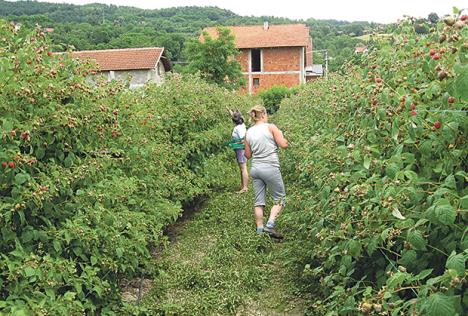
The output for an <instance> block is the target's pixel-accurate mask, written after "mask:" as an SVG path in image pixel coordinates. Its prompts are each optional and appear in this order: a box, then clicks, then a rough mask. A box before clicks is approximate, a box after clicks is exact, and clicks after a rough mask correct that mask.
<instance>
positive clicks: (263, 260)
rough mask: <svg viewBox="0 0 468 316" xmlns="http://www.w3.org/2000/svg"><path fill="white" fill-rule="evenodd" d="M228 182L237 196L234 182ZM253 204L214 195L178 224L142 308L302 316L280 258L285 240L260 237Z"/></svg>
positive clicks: (241, 198) (157, 261) (231, 194)
mask: <svg viewBox="0 0 468 316" xmlns="http://www.w3.org/2000/svg"><path fill="white" fill-rule="evenodd" d="M233 177H234V175H233ZM227 181H229V183H230V185H229V186H228V187H229V188H230V190H229V191H234V188H235V183H234V179H227ZM251 203H252V196H251V193H248V194H243V195H238V194H236V193H234V192H223V193H214V195H213V196H212V197H211V198H210V199H209V201H208V202H206V204H205V205H204V206H203V207H202V209H201V210H200V211H198V212H196V213H195V214H194V216H193V217H192V218H190V219H188V220H185V221H182V222H181V223H179V224H177V226H176V233H175V236H174V237H173V238H171V239H172V241H171V242H170V243H169V244H168V245H167V247H166V248H165V249H164V250H163V251H162V252H161V254H160V255H159V256H158V257H157V258H156V259H155V264H156V269H157V270H158V271H159V276H158V277H157V278H156V280H155V282H154V286H153V288H152V290H151V291H150V292H149V293H148V294H147V295H146V296H145V297H144V299H143V301H142V304H143V305H144V306H145V307H147V308H148V309H149V310H151V311H152V312H153V313H160V314H164V315H226V314H228V315H303V312H302V308H301V299H300V298H298V297H297V296H296V295H295V292H297V291H296V288H295V286H294V284H293V282H292V281H291V279H290V278H289V276H291V275H292V271H288V270H287V268H285V267H284V263H283V259H282V258H281V256H282V255H281V253H282V251H281V250H282V248H283V247H285V246H286V244H287V242H288V241H287V238H286V239H285V241H284V242H283V243H277V242H275V241H273V240H271V239H270V238H268V237H267V236H258V235H256V233H255V231H254V222H253V218H252V211H251V209H252V206H251Z"/></svg>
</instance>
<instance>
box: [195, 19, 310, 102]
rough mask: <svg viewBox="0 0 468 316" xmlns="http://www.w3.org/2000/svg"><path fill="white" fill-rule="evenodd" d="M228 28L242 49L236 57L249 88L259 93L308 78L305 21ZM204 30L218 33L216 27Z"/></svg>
mask: <svg viewBox="0 0 468 316" xmlns="http://www.w3.org/2000/svg"><path fill="white" fill-rule="evenodd" d="M228 28H229V29H230V30H231V33H233V34H234V36H235V43H236V46H237V48H238V49H239V50H240V51H241V53H240V54H239V55H238V56H237V57H236V59H237V60H238V61H239V62H240V64H241V66H242V73H243V74H244V77H245V79H246V81H247V84H246V86H245V87H244V89H245V91H246V92H248V93H249V94H256V93H258V92H260V91H261V90H264V89H267V88H270V87H272V86H274V85H284V86H287V87H292V86H295V85H298V84H300V83H304V82H306V67H308V66H310V65H312V39H311V37H310V35H309V28H308V27H307V26H306V25H305V24H283V25H270V24H268V22H265V23H264V25H250V26H230V27H228ZM204 31H206V32H207V33H208V34H209V35H210V36H211V37H213V38H216V37H217V36H218V34H217V29H216V28H215V27H209V28H206V29H205V30H204ZM200 39H201V40H203V36H201V37H200Z"/></svg>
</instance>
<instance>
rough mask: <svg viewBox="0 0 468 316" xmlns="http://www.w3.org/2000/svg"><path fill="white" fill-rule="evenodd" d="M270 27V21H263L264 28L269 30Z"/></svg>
mask: <svg viewBox="0 0 468 316" xmlns="http://www.w3.org/2000/svg"><path fill="white" fill-rule="evenodd" d="M268 28H269V25H268V21H265V22H263V30H264V31H268Z"/></svg>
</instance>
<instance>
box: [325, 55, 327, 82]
mask: <svg viewBox="0 0 468 316" xmlns="http://www.w3.org/2000/svg"><path fill="white" fill-rule="evenodd" d="M325 80H328V50H325Z"/></svg>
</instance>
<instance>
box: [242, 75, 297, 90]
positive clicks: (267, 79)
mask: <svg viewBox="0 0 468 316" xmlns="http://www.w3.org/2000/svg"><path fill="white" fill-rule="evenodd" d="M255 78H258V80H259V83H260V85H259V86H258V87H255V86H254V85H253V83H252V94H257V93H259V92H260V91H262V90H265V89H268V88H271V87H272V86H286V87H290V88H291V87H294V86H297V85H298V84H299V83H300V81H299V74H282V75H252V81H253V80H254V79H255ZM247 92H248V89H247Z"/></svg>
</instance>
